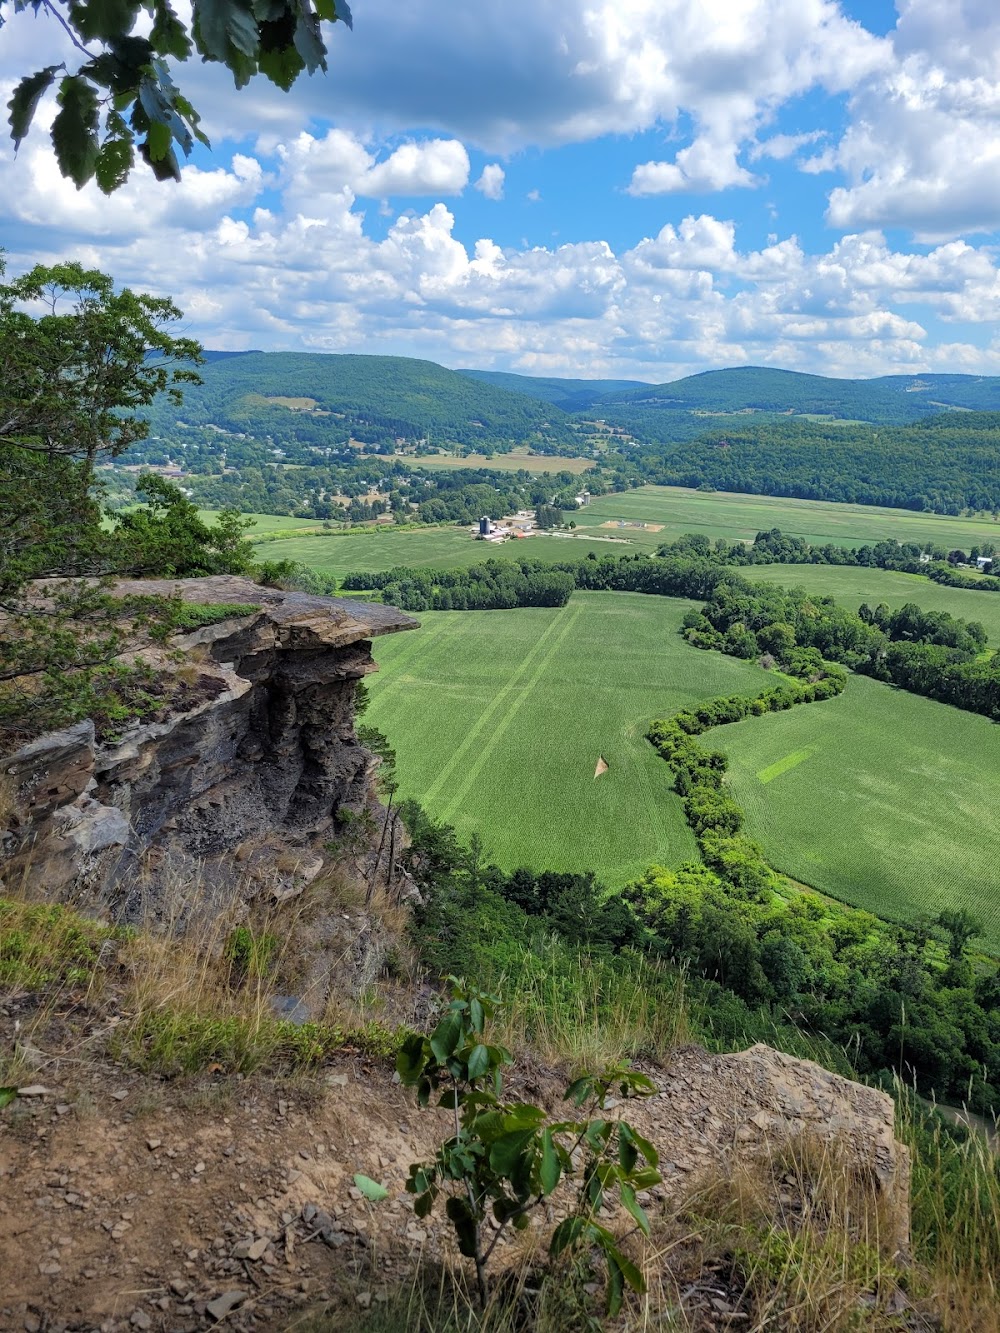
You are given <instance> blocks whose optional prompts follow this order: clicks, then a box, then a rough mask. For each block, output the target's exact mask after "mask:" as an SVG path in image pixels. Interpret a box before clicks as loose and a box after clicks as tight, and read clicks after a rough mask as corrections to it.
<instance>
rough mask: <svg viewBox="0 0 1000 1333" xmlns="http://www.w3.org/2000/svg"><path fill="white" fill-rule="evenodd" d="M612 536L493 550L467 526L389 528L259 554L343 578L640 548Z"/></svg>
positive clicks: (295, 541)
mask: <svg viewBox="0 0 1000 1333" xmlns="http://www.w3.org/2000/svg"><path fill="white" fill-rule="evenodd" d="M612 535H617V534H611V533H603V534H602V537H603V540H598V539H596V538H590V539H584V538H576V537H568V536H567V537H554V536H550V535H548V534H542V535H540V536H535V537H526V538H524V540H518V541H511V542H505V543H504V544H503V545H502V546H493V545H490V544H488V543H486V542H477V541H474V540H473V539H472V537H471V536H470V535H469V529H468V528H458V527H448V528H431V527H429V528H427V529H426V530H425V531H422V532H421V531H418V530H416V529H412V528H411V529H410V530H409V531H406V532H400V531H399V530H398V529H396V528H391V527H389V526H388V525H387V526H386V527H384V528H382V529H380V530H374V529H370V530H369V531H367V532H364V533H358V534H356V535H352V536H349V537H337V536H333V535H332V534H331V535H330V536H326V537H311V536H305V537H288V538H282V539H281V540H280V541H269V542H267V543H266V544H265V545H262V546H260V547H259V548H258V555H259V557H260V558H261V559H262V560H299V561H301V562H302V564H304V565H309V566H310V567H311V568H312V569H318V570H319V571H320V572H321V573H324V574H336V575H337V576H338V577H341V578H342V577H343V575H345V574H347V573H353V572H354V571H356V570H365V571H377V570H383V569H391V568H392V567H393V565H409V566H411V567H413V568H425V567H428V566H433V567H435V568H437V569H458V568H464V567H465V566H467V565H477V564H479V563H480V562H481V561H483V560H491V559H494V560H503V559H505V558H506V559H511V558H514V557H520V556H530V557H531V558H532V559H533V560H582V559H584V557H585V556H586V554H587V552H588V551H596V552H597V553H598V555H608V554H611V555H624V554H627V553H631V552H632V551H634V550H635V549H636V547H635V546H634V545H628V544H626V543H624V542H618V541H609V540H608V538H609V537H611V536H612ZM652 549H655V546H654V547H653V548H652Z"/></svg>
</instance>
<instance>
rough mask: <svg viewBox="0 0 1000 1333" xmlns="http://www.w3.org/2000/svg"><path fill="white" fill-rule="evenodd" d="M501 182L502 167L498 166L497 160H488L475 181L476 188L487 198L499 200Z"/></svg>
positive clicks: (501, 193) (501, 191)
mask: <svg viewBox="0 0 1000 1333" xmlns="http://www.w3.org/2000/svg"><path fill="white" fill-rule="evenodd" d="M503 183H504V169H503V167H502V166H500V164H499V162H488V163H487V164H486V166H485V167H483V170H482V173H481V175H480V177H479V179H478V180H477V181H476V189H477V190H479V191H480V192H481V193H482V194H484V195H485V196H486V198H487V199H494V200H497V201H499V200H500V199H502V198H503Z"/></svg>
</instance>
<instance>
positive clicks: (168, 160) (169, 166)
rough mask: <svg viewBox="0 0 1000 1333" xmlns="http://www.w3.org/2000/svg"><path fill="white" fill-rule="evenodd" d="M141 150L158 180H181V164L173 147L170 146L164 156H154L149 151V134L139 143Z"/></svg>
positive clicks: (143, 157) (144, 159)
mask: <svg viewBox="0 0 1000 1333" xmlns="http://www.w3.org/2000/svg"><path fill="white" fill-rule="evenodd" d="M139 152H140V153H141V155H142V160H143V161H144V162H146V163H147V164H148V165H149V166H150V167H152V169H153V175H154V176H155V177H156V179H157V180H158V181H168V180H175V181H179V180H180V178H181V166H180V163H179V162H178V161H177V155H176V154H175V153H174V150H173V148H171V147H169V146H168V148H167V151H166V152H165V153H164V154H163V156H162V157H153V155H152V153H151V152H150V151H149V136H148V135H147V137H146V138H145V139H144V140H143V142H142V143H141V144H140V145H139Z"/></svg>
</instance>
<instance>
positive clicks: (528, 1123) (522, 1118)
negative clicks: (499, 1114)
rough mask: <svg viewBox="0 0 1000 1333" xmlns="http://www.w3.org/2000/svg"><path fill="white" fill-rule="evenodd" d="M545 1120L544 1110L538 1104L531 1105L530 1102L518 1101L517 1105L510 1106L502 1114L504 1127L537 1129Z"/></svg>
mask: <svg viewBox="0 0 1000 1333" xmlns="http://www.w3.org/2000/svg"><path fill="white" fill-rule="evenodd" d="M544 1120H545V1112H544V1111H543V1110H542V1109H541V1108H540V1107H538V1106H532V1105H531V1103H530V1102H520V1103H518V1105H517V1106H512V1107H511V1108H510V1110H509V1111H508V1112H507V1113H506V1114H505V1115H504V1118H503V1123H504V1128H505V1129H508V1130H514V1129H537V1128H538V1126H539V1125H541V1124H542V1123H543V1121H544Z"/></svg>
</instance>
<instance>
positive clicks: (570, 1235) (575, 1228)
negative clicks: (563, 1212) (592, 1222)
mask: <svg viewBox="0 0 1000 1333" xmlns="http://www.w3.org/2000/svg"><path fill="white" fill-rule="evenodd" d="M585 1225H586V1224H585V1223H584V1220H583V1218H582V1217H566V1218H563V1220H562V1221H561V1222H560V1223H559V1225H558V1226H557V1227H556V1229H555V1231H553V1233H552V1239H551V1240H550V1241H549V1254H551V1255H552V1258H553V1259H555V1258H556V1257H557V1256H558V1255H560V1254H562V1252H563V1250H565V1249H568V1248H569V1246H571V1245H575V1244H576V1242H577V1241H578V1240H579V1239H580V1237H581V1236H582V1235H583V1229H584V1226H585Z"/></svg>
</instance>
